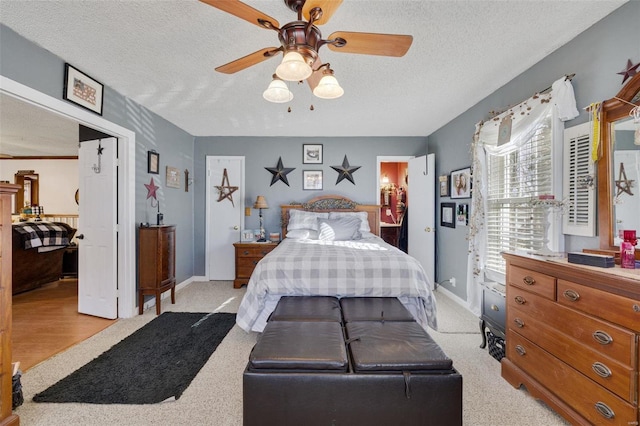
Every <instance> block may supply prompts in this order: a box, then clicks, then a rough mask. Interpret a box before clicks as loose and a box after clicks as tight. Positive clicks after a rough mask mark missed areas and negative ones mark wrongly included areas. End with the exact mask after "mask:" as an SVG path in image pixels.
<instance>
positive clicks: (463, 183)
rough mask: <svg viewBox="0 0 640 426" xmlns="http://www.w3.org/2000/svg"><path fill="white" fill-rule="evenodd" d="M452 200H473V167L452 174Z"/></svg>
mask: <svg viewBox="0 0 640 426" xmlns="http://www.w3.org/2000/svg"><path fill="white" fill-rule="evenodd" d="M451 198H471V167H467V168H464V169H460V170H455V171H453V172H451Z"/></svg>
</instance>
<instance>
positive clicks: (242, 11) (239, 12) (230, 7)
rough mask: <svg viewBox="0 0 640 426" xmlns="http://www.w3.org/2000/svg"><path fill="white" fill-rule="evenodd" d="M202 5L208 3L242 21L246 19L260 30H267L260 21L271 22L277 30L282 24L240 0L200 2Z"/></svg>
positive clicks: (205, 0)
mask: <svg viewBox="0 0 640 426" xmlns="http://www.w3.org/2000/svg"><path fill="white" fill-rule="evenodd" d="M200 1H201V2H202V3H206V4H208V5H209V6H213V7H215V8H216V9H220V10H222V11H223V12H227V13H230V14H232V15H234V16H237V17H238V18H240V19H244V20H245V21H247V22H251V23H252V24H254V25H257V26H259V27H260V28H265V27H264V26H263V25H261V24H260V23H259V22H258V20H260V19H262V20H264V21H269V22H271V25H272V26H273V27H275V28H278V27H280V24H279V23H278V21H277V20H275V19H274V18H272V17H271V16H269V15H266V14H264V13H262V12H260V11H259V10H257V9H254V8H253V7H251V6H249V5H246V4H244V3H242V2H241V1H238V0H200Z"/></svg>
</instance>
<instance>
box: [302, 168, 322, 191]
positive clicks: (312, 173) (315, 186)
mask: <svg viewBox="0 0 640 426" xmlns="http://www.w3.org/2000/svg"><path fill="white" fill-rule="evenodd" d="M302 189H305V190H312V191H319V190H322V170H303V171H302Z"/></svg>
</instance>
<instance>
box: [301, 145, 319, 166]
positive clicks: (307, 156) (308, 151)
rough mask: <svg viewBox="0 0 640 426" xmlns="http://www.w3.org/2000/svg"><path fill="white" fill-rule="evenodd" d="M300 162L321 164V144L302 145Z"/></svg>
mask: <svg viewBox="0 0 640 426" xmlns="http://www.w3.org/2000/svg"><path fill="white" fill-rule="evenodd" d="M302 164H322V144H315V145H307V144H304V145H302Z"/></svg>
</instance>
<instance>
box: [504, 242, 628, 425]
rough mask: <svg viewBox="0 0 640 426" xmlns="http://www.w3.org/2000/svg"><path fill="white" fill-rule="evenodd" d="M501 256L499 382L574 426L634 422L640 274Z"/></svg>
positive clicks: (558, 261) (510, 255)
mask: <svg viewBox="0 0 640 426" xmlns="http://www.w3.org/2000/svg"><path fill="white" fill-rule="evenodd" d="M504 258H505V260H506V262H507V297H506V299H507V330H506V358H504V359H503V360H502V377H503V378H504V379H506V380H507V381H508V382H509V383H511V385H513V386H514V387H519V386H521V385H525V386H526V388H527V390H528V391H529V392H530V394H531V395H532V396H534V397H536V398H539V399H541V400H543V401H545V402H546V403H547V404H548V405H549V406H550V407H552V408H553V409H554V410H555V411H557V412H558V413H559V414H561V415H562V416H563V417H565V418H566V419H567V420H568V421H570V422H571V423H572V424H598V425H601V424H611V425H637V424H638V421H639V420H640V412H639V411H638V390H639V389H640V378H639V377H638V367H639V365H640V355H639V352H640V351H639V349H638V345H639V343H638V339H639V335H640V270H629V269H621V268H620V267H618V266H617V267H616V268H597V267H592V266H583V265H575V264H571V263H568V262H566V260H545V259H540V258H533V257H529V256H521V255H516V254H510V253H505V254H504Z"/></svg>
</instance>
